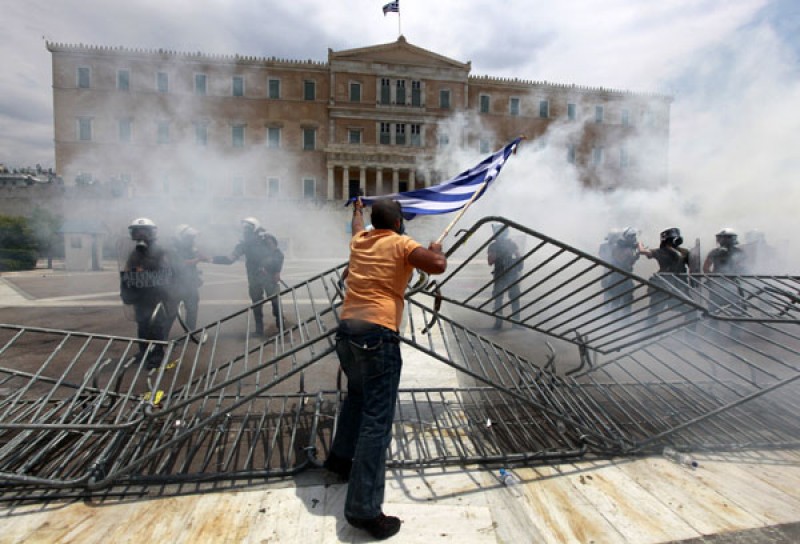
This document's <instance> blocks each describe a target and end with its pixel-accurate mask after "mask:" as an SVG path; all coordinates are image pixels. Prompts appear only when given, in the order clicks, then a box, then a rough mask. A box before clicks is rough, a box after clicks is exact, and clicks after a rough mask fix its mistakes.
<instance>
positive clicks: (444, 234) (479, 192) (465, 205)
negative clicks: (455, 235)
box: [436, 181, 488, 244]
mask: <svg viewBox="0 0 800 544" xmlns="http://www.w3.org/2000/svg"><path fill="white" fill-rule="evenodd" d="M487 183H488V181H484V182H483V183H481V188H480V189H478V190H477V191H475V192H474V193H473V194H472V198H470V199H469V200H468V201H467V203H466V204H464V207H463V208H461V209H460V210H458V213H457V214H456V216H455V217H454V218H453V220H452V221H450V224H449V225H447V226H446V227H445V228H444V232H442V234H441V236H439V238H437V239H436V243H437V244H441V243H442V240H444V237H445V236H447V235H448V233H449V232H450V230H451V229H452V228H453V227H455V226H456V223H458V220H459V219H461V216H462V215H464V213H465V212H466V211H467V208H469V207H470V206H471V205H472V203H473V202H475V199H476V198H478V195H479V194H481V193H482V192H483V190H484V189H485V188H486V184H487Z"/></svg>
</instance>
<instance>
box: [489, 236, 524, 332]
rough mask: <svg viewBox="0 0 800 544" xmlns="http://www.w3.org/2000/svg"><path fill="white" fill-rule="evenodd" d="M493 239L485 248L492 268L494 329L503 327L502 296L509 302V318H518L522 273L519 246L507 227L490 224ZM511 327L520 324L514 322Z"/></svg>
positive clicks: (517, 326)
mask: <svg viewBox="0 0 800 544" xmlns="http://www.w3.org/2000/svg"><path fill="white" fill-rule="evenodd" d="M492 231H493V232H494V235H495V237H496V238H495V240H494V241H493V242H492V243H491V244H489V247H488V248H487V250H486V251H487V255H486V257H487V262H488V263H489V266H491V267H493V268H492V276H493V277H494V280H493V283H492V298H493V299H494V314H495V318H494V326H493V327H492V328H493V329H494V330H500V329H502V328H503V320H502V319H500V311H501V307H502V306H503V297H504V296H507V297H508V300H509V301H510V302H511V319H517V320H518V319H519V296H520V292H519V281H518V280H519V277H520V275H521V274H522V262H521V261H520V255H519V248H518V247H517V244H515V243H514V241H513V240H512V239H511V238H510V237H509V236H508V227H504V226H502V225H492ZM512 327H513V328H519V327H521V325H519V324H518V323H514V325H512Z"/></svg>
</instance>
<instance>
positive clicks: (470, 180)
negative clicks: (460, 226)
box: [348, 138, 522, 219]
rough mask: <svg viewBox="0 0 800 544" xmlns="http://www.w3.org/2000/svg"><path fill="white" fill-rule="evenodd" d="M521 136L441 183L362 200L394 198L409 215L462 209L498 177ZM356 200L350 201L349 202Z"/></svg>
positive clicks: (405, 213)
mask: <svg viewBox="0 0 800 544" xmlns="http://www.w3.org/2000/svg"><path fill="white" fill-rule="evenodd" d="M521 139H522V138H516V139H514V140H513V141H512V142H511V143H509V144H508V145H506V146H505V147H504V148H503V149H501V150H499V151H496V152H495V153H493V154H492V155H490V156H488V157H486V158H485V159H483V160H482V161H481V162H480V163H478V164H477V165H476V166H474V167H472V168H470V169H469V170H467V171H465V172H461V173H460V174H459V175H457V176H456V177H454V178H452V179H449V180H447V181H444V182H442V183H440V184H438V185H434V186H432V187H427V188H425V189H417V190H414V191H406V192H403V193H392V194H388V195H382V196H380V197H363V196H362V197H361V202H362V203H363V204H364V205H365V206H371V205H372V203H373V202H375V201H376V200H378V198H391V199H392V200H396V201H398V202H399V203H400V205H401V206H402V207H403V216H405V218H406V219H411V218H412V217H415V216H417V215H436V214H441V213H450V212H455V211H458V210H460V209H461V208H463V207H464V206H465V205H466V204H467V203H468V202H470V200H471V199H472V197H473V196H475V199H474V200H478V199H479V198H480V197H481V196H483V194H484V193H485V192H486V188H487V187H489V184H490V183H491V182H492V181H494V180H495V179H497V176H498V175H499V174H500V169H501V168H503V165H505V163H506V160H508V157H509V156H511V154H512V153H513V152H514V151H515V150H516V149H517V145H518V144H519V142H520V140H521ZM476 192H477V193H478V194H477V195H476V194H475V193H476ZM352 200H353V199H351V200H350V201H348V204H349V203H350V202H352Z"/></svg>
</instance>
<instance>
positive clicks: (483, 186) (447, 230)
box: [435, 136, 526, 244]
mask: <svg viewBox="0 0 800 544" xmlns="http://www.w3.org/2000/svg"><path fill="white" fill-rule="evenodd" d="M519 138H520V141H522V140H525V139H526V138H525V136H520V137H519ZM513 152H514V153H515V154H516V152H517V148H516V147H515V148H514V151H513ZM487 183H489V180H484V181H483V183H481V188H480V189H478V190H477V191H475V192H474V193H472V197H471V198H470V199H469V200H467V203H466V204H464V207H463V208H461V209H460V210H458V213H457V214H456V216H455V217H454V218H453V220H452V221H450V224H449V225H447V226H446V227H445V228H444V231H443V232H442V234H441V236H439V238H437V239H436V242H435V243H437V244H441V243H442V240H444V238H445V236H447V235H448V234H449V233H450V231H451V230H452V228H453V227H454V226H456V223H458V220H459V219H461V216H462V215H464V213H466V211H467V208H469V207H470V206H471V205H472V203H473V202H475V200H476V199H477V198H478V196H479V195H480V194H481V193H482V192H483V190H484V189H486V184H487Z"/></svg>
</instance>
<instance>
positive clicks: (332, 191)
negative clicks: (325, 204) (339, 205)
mask: <svg viewBox="0 0 800 544" xmlns="http://www.w3.org/2000/svg"><path fill="white" fill-rule="evenodd" d="M335 196H336V189H335V187H334V181H333V166H328V200H333V199H334V197H335Z"/></svg>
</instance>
